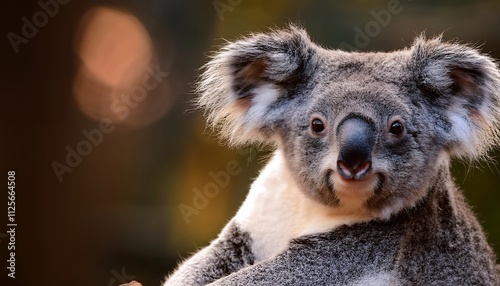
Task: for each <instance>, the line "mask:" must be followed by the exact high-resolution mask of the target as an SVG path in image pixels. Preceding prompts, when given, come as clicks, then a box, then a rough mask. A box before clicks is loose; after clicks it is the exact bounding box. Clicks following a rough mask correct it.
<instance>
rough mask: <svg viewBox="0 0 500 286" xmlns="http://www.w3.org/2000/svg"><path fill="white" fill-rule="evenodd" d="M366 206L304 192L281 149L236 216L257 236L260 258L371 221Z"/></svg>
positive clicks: (244, 227)
mask: <svg viewBox="0 0 500 286" xmlns="http://www.w3.org/2000/svg"><path fill="white" fill-rule="evenodd" d="M372 218H373V217H372V216H370V215H369V214H367V213H366V212H365V211H364V210H361V209H360V210H359V211H358V210H353V209H352V208H349V209H346V208H342V207H330V206H326V205H323V204H321V203H320V202H317V201H315V200H313V199H311V198H309V197H307V196H306V195H305V194H304V193H303V192H301V191H300V190H299V188H298V186H297V185H296V184H295V181H294V179H293V178H292V176H291V174H290V172H289V171H288V169H287V167H286V164H285V162H284V159H283V156H282V155H281V154H280V152H279V151H277V152H276V153H275V155H274V157H273V158H272V159H271V161H270V162H269V163H268V164H267V166H266V167H265V168H264V169H263V170H262V172H261V174H260V175H259V177H258V178H257V179H256V180H255V182H254V183H253V184H252V187H251V188H250V192H249V194H248V196H247V198H246V199H245V201H244V203H243V205H242V206H241V208H240V209H239V211H238V213H237V214H236V217H235V220H236V222H237V223H238V224H239V225H240V226H241V227H242V229H243V230H244V231H247V232H249V233H250V236H251V237H252V239H253V246H252V250H253V252H254V254H255V257H256V260H257V261H260V260H264V259H267V258H270V257H273V256H275V255H276V254H278V253H280V252H282V251H283V250H284V249H285V248H286V247H287V246H288V243H289V242H290V240H292V239H294V238H297V237H299V236H302V235H306V234H313V233H321V232H325V231H328V230H331V229H334V228H335V227H338V226H340V225H343V224H353V223H357V222H362V221H368V220H370V219H372Z"/></svg>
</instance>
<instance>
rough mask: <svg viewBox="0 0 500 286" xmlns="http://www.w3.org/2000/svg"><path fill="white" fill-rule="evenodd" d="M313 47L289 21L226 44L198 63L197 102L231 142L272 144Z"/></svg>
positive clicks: (301, 80)
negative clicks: (203, 63) (202, 63)
mask: <svg viewBox="0 0 500 286" xmlns="http://www.w3.org/2000/svg"><path fill="white" fill-rule="evenodd" d="M315 47H316V46H314V44H312V43H311V41H310V39H309V37H308V35H307V34H306V32H305V31H304V30H301V29H298V28H295V27H293V26H291V27H290V28H289V29H288V30H283V31H276V32H271V33H267V34H255V35H251V36H250V37H248V38H244V39H242V40H239V41H236V42H233V43H229V44H227V45H226V46H225V47H223V48H222V49H221V50H220V51H219V52H218V53H216V54H215V55H214V56H213V57H212V59H211V60H210V61H209V62H208V63H207V64H206V66H205V67H204V71H203V73H202V75H201V79H200V81H199V82H198V86H197V91H198V93H199V94H200V97H199V98H198V100H197V104H198V106H199V107H201V108H203V109H205V111H206V113H207V115H208V122H209V124H210V125H211V126H212V127H213V128H215V129H216V130H218V131H219V132H220V135H221V137H222V138H224V139H227V140H228V141H229V143H230V144H231V145H243V144H246V143H252V142H258V143H272V142H270V140H271V139H272V136H273V133H274V131H275V130H273V128H274V127H275V126H277V124H278V123H279V121H280V120H283V119H284V117H285V116H286V114H285V113H286V110H285V106H286V104H287V102H288V101H291V100H293V99H294V97H295V95H296V92H297V90H298V87H299V85H301V84H302V83H306V82H307V80H308V78H309V76H308V74H307V69H308V68H307V66H308V65H311V58H312V56H313V54H314V48H315ZM309 70H310V69H309Z"/></svg>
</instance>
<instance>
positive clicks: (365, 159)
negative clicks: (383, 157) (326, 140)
mask: <svg viewBox="0 0 500 286" xmlns="http://www.w3.org/2000/svg"><path fill="white" fill-rule="evenodd" d="M337 142H339V147H340V148H339V149H340V150H339V151H340V152H339V157H338V158H337V169H338V172H339V174H340V175H341V176H342V177H343V178H345V179H354V180H359V179H362V178H363V177H364V176H366V175H367V174H368V171H370V167H371V165H372V158H371V153H372V149H373V145H374V144H375V128H374V126H373V124H371V123H370V122H369V121H367V120H365V119H363V118H360V117H351V118H348V119H346V120H344V121H343V122H342V123H341V124H340V125H339V128H338V129H337Z"/></svg>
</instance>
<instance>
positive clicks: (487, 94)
mask: <svg viewBox="0 0 500 286" xmlns="http://www.w3.org/2000/svg"><path fill="white" fill-rule="evenodd" d="M411 54H412V58H411V66H412V69H413V70H414V71H416V75H415V78H417V86H418V87H419V89H420V90H421V91H422V92H423V93H424V94H426V96H428V97H429V99H430V100H432V102H433V103H434V104H436V105H438V106H443V107H444V108H445V109H446V113H445V114H446V115H445V116H446V117H447V119H446V121H447V122H449V123H450V126H451V128H449V130H446V131H447V136H448V138H446V139H447V144H448V145H447V146H448V147H449V150H450V153H451V154H452V155H455V156H458V157H462V158H469V159H474V158H478V157H481V156H483V155H486V153H487V152H488V151H489V150H490V149H492V148H494V147H497V145H498V144H499V143H500V131H499V130H500V73H499V70H498V68H497V66H496V64H495V63H494V61H493V60H492V59H491V58H490V57H489V56H487V55H483V54H481V53H479V52H478V51H477V50H476V49H475V48H472V47H469V46H466V45H460V44H455V43H445V42H442V41H441V37H438V38H434V39H430V40H426V39H425V38H424V37H423V36H420V37H419V38H417V39H416V40H415V42H414V44H413V46H412V49H411Z"/></svg>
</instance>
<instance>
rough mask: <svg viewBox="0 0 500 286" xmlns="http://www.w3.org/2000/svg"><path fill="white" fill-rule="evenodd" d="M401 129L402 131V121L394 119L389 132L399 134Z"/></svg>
mask: <svg viewBox="0 0 500 286" xmlns="http://www.w3.org/2000/svg"><path fill="white" fill-rule="evenodd" d="M403 131H404V126H403V123H401V122H399V121H394V122H393V123H392V124H391V128H390V129H389V132H391V133H392V134H394V135H401V133H403Z"/></svg>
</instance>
